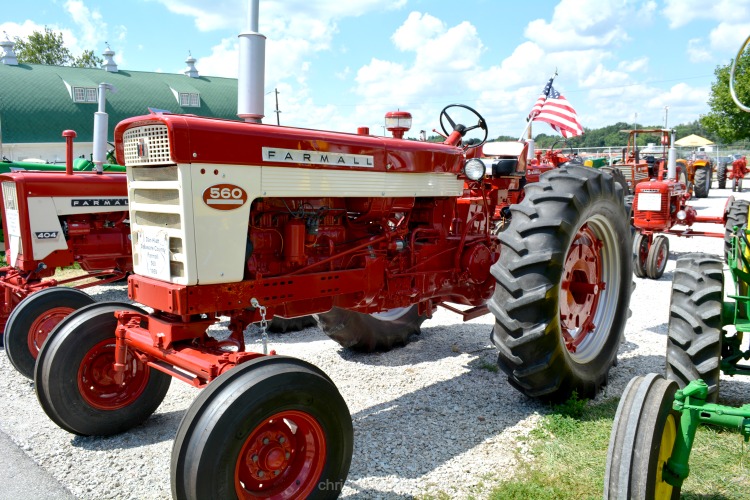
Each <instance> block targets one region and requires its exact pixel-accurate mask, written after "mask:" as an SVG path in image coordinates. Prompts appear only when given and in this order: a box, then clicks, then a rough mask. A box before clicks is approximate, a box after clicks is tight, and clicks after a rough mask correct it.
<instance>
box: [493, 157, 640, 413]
mask: <svg viewBox="0 0 750 500" xmlns="http://www.w3.org/2000/svg"><path fill="white" fill-rule="evenodd" d="M526 190H527V193H526V197H525V198H524V200H523V201H522V202H521V203H520V204H518V205H513V206H512V210H513V212H514V213H513V218H512V219H511V224H510V227H509V228H508V229H507V230H505V231H504V232H503V233H502V234H501V235H500V242H501V247H502V248H501V250H500V259H499V260H498V262H497V263H495V264H494V265H493V266H492V274H493V275H494V276H495V278H496V280H497V286H496V288H495V292H494V295H493V296H492V298H491V299H490V300H489V302H488V306H489V308H490V310H491V311H492V313H493V314H494V315H495V318H496V322H495V327H494V329H493V332H492V341H493V343H494V344H495V345H496V346H497V348H498V350H499V355H498V364H499V366H500V368H502V369H503V371H504V372H505V373H506V375H507V376H508V380H509V381H510V383H511V384H512V385H513V386H514V387H516V388H517V389H518V390H520V391H521V392H523V393H524V394H526V395H528V396H532V397H540V398H543V399H547V400H552V401H560V400H565V399H567V398H568V397H570V395H571V394H572V393H573V392H574V391H576V392H577V393H578V396H579V397H582V398H592V397H594V396H595V395H596V393H597V392H598V390H599V388H600V387H601V386H602V385H603V384H605V383H606V381H607V376H608V373H609V369H610V367H611V366H612V364H613V363H614V362H615V358H616V355H617V349H618V347H619V345H620V341H621V340H622V338H623V332H624V329H625V322H626V321H627V318H628V315H629V310H628V306H629V304H630V293H631V283H632V278H631V273H632V272H633V258H632V255H633V253H632V252H633V250H632V241H631V237H630V230H629V227H628V218H627V214H626V209H625V206H624V204H623V201H622V200H623V193H622V188H621V187H620V186H619V185H618V184H616V183H615V182H614V180H613V179H612V177H610V176H605V175H602V174H600V173H599V172H597V171H594V170H592V169H590V168H585V167H584V168H582V167H564V168H559V169H555V170H551V171H549V172H547V173H545V174H544V175H542V176H541V178H540V180H539V182H536V183H533V184H529V185H528V186H527V187H526Z"/></svg>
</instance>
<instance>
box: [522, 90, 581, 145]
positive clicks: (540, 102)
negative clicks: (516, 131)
mask: <svg viewBox="0 0 750 500" xmlns="http://www.w3.org/2000/svg"><path fill="white" fill-rule="evenodd" d="M552 80H554V78H550V79H549V82H547V85H545V86H544V90H543V91H542V95H540V96H539V99H537V100H536V103H535V104H534V107H533V108H531V113H529V118H528V119H529V120H533V121H539V122H547V123H549V125H550V127H552V128H553V129H554V130H556V131H557V132H560V133H561V134H562V136H563V137H575V136H577V135H582V134H583V127H582V126H581V124H580V123H579V122H578V115H577V114H576V110H575V109H573V107H572V106H571V105H570V104H569V103H568V100H567V99H565V98H564V97H563V96H562V94H560V92H558V91H557V90H555V87H553V86H552Z"/></svg>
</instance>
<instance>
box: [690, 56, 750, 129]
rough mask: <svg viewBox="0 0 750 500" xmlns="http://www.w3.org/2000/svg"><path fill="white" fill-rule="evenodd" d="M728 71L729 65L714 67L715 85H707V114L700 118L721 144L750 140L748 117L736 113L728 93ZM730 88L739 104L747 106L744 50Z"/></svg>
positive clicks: (749, 71)
mask: <svg viewBox="0 0 750 500" xmlns="http://www.w3.org/2000/svg"><path fill="white" fill-rule="evenodd" d="M731 68H732V63H729V64H727V65H726V66H717V67H716V70H715V71H714V75H716V81H715V82H714V83H713V84H711V96H710V97H709V99H708V105H709V106H710V107H711V112H710V113H708V114H706V115H703V116H701V118H700V123H701V125H703V127H704V128H705V129H706V130H707V131H709V132H712V133H714V134H716V135H717V136H718V137H719V138H721V140H722V141H723V142H725V143H730V142H734V141H738V140H741V139H748V138H750V113H746V112H744V111H742V110H741V109H739V108H738V107H737V105H736V104H735V102H734V101H733V100H732V96H731V94H730V93H729V73H730V71H731ZM734 88H735V92H736V94H737V97H738V98H739V99H740V101H741V102H742V103H744V104H745V105H747V104H748V103H750V50H745V51H744V52H743V53H742V55H740V58H739V60H738V61H737V69H736V70H735V86H734Z"/></svg>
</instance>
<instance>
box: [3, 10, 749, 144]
mask: <svg viewBox="0 0 750 500" xmlns="http://www.w3.org/2000/svg"><path fill="white" fill-rule="evenodd" d="M247 4H248V2H247V1H246V0H212V1H207V0H128V1H113V0H52V1H43V2H42V1H36V0H26V1H13V2H10V1H7V2H4V5H3V8H2V11H3V12H2V21H3V22H2V23H0V32H2V31H5V32H6V33H7V34H8V36H10V37H11V39H12V38H13V37H15V36H20V37H26V36H28V35H29V34H30V33H31V32H32V31H34V30H42V29H43V27H44V26H45V25H46V26H49V27H50V28H52V29H53V30H55V31H60V32H62V33H63V36H64V39H65V43H66V45H67V46H68V47H69V48H70V49H71V51H72V52H73V53H74V54H79V53H80V52H81V51H82V50H83V49H93V50H94V51H95V52H96V53H97V54H101V53H102V52H103V51H104V49H105V45H104V44H105V42H108V43H109V45H110V47H111V48H112V50H114V51H115V53H116V56H115V61H116V62H117V63H118V65H119V67H120V68H122V69H128V70H132V71H163V72H170V73H178V72H182V71H183V70H184V69H185V67H186V64H185V62H184V61H185V59H186V58H187V56H188V51H190V53H191V54H192V56H193V57H195V58H196V59H197V63H196V67H197V68H198V71H199V72H200V73H201V74H202V75H208V76H226V77H235V76H236V74H237V69H236V68H237V34H238V33H239V32H241V31H243V29H244V27H245V26H244V24H245V20H246V17H247V16H246V11H247ZM260 32H261V33H263V34H264V35H266V37H267V38H268V41H267V48H266V80H265V86H266V92H269V95H268V96H267V100H266V108H265V113H266V119H265V120H264V121H266V122H268V123H275V122H276V115H275V113H274V107H275V103H274V99H273V97H274V96H273V94H272V92H273V90H274V89H278V90H279V92H280V94H279V108H280V109H281V115H280V118H281V124H282V125H292V126H300V127H306V128H317V129H332V130H342V131H352V132H353V131H355V130H356V128H357V127H359V126H368V127H370V130H371V133H373V134H381V133H382V132H383V130H382V125H383V116H384V115H385V113H386V112H387V111H391V110H396V109H402V110H406V111H409V112H411V113H412V115H413V116H414V126H413V127H414V128H413V129H412V131H411V132H410V133H408V134H407V135H411V136H416V135H417V134H418V131H419V130H420V129H425V130H427V131H428V132H429V131H431V130H432V129H433V128H438V127H439V122H438V116H439V113H440V110H441V109H442V108H443V107H444V106H446V105H448V104H452V103H462V104H467V105H469V106H472V107H474V108H476V109H477V110H478V111H479V112H480V113H482V114H483V115H484V117H485V118H486V119H487V122H488V124H489V128H490V137H496V136H498V135H511V136H517V135H520V133H521V131H522V130H523V128H524V126H525V123H524V119H525V117H526V115H527V114H528V112H529V110H530V109H531V107H532V106H533V104H534V101H535V100H536V98H537V97H538V95H539V93H540V92H541V90H542V88H543V87H544V84H545V83H546V81H547V80H548V79H549V77H550V76H551V75H552V74H553V73H554V72H555V70H557V72H558V77H557V79H556V80H555V87H556V88H557V89H558V90H559V91H560V92H561V93H562V94H563V95H564V96H565V97H566V98H567V99H568V101H569V102H570V103H571V105H572V106H573V107H574V108H575V109H576V110H577V112H578V115H579V120H580V121H581V123H582V124H583V126H584V127H592V128H593V127H601V126H604V125H608V124H612V123H615V122H617V121H625V122H628V123H632V122H633V121H634V120H635V119H636V113H637V120H638V123H641V124H647V125H663V124H664V121H665V117H668V123H669V125H675V124H677V123H685V122H688V121H692V120H695V119H697V118H698V117H699V116H700V115H701V114H702V113H706V112H707V111H708V109H709V108H708V105H707V99H708V95H709V89H710V85H711V83H712V82H713V80H714V70H715V68H716V66H717V65H723V64H727V63H728V62H729V61H730V59H731V58H732V57H734V55H735V53H736V51H737V49H738V48H739V46H740V45H741V44H742V41H743V40H744V39H745V37H746V36H747V35H748V34H750V0H658V1H656V0H554V1H553V0H537V1H526V2H523V1H521V2H503V1H498V0H463V1H462V2H451V1H445V0H437V1H436V0H346V1H341V0H260ZM0 35H1V33H0ZM667 106H668V112H665V107H667ZM665 115H666V116H665ZM534 132H535V133H538V132H546V133H552V130H551V129H550V128H549V126H548V125H546V124H543V123H535V124H534Z"/></svg>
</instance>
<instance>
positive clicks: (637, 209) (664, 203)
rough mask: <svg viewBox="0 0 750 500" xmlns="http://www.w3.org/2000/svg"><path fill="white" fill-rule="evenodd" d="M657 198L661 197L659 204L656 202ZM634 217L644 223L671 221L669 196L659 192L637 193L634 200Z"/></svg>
mask: <svg viewBox="0 0 750 500" xmlns="http://www.w3.org/2000/svg"><path fill="white" fill-rule="evenodd" d="M655 196H660V197H661V199H660V200H658V203H657V202H655V201H654V200H655ZM647 197H648V198H647ZM633 217H634V218H635V219H640V220H642V221H649V222H666V221H667V220H668V219H669V196H668V195H667V194H666V193H658V192H641V193H636V195H635V199H634V200H633Z"/></svg>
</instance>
